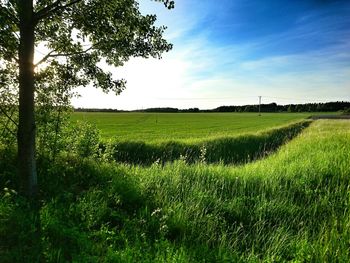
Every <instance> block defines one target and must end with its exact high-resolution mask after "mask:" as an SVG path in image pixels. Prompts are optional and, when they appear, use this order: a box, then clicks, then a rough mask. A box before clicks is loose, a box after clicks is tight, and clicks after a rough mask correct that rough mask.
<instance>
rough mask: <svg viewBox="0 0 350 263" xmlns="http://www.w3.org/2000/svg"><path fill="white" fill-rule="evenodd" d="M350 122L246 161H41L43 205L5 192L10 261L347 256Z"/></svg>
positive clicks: (2, 236)
mask: <svg viewBox="0 0 350 263" xmlns="http://www.w3.org/2000/svg"><path fill="white" fill-rule="evenodd" d="M349 130H350V122H348V121H316V122H314V123H312V124H311V126H310V127H308V128H307V129H306V130H304V131H303V133H302V134H301V135H299V136H298V137H297V138H295V139H294V140H292V141H291V142H289V143H288V144H286V145H284V146H283V147H282V148H281V149H280V150H279V151H278V152H277V153H275V154H272V155H270V156H269V157H267V158H265V159H262V160H260V161H257V162H254V163H250V164H247V165H242V166H227V165H226V166H224V165H222V164H211V165H208V164H205V163H203V162H197V163H194V164H191V165H189V164H188V163H186V162H185V161H183V160H180V161H176V162H174V163H167V164H166V165H160V164H158V163H155V164H153V165H152V166H150V167H147V168H145V167H140V166H132V165H126V164H107V163H96V162H94V161H91V160H89V159H83V160H82V159H80V158H72V157H71V156H66V157H65V156H62V157H61V158H59V159H57V161H56V162H55V163H49V162H46V161H45V160H41V161H40V163H39V166H40V169H39V173H40V174H39V175H40V176H39V178H40V180H41V185H43V189H42V192H41V200H42V205H41V207H40V210H39V211H38V213H37V214H36V213H34V212H33V210H28V208H27V209H26V207H28V204H27V202H26V201H25V200H22V199H21V198H20V197H18V196H17V195H16V194H15V193H13V192H11V189H10V186H11V184H12V182H8V183H7V190H2V191H1V195H0V196H1V197H0V198H1V202H0V222H1V223H0V258H1V261H2V262H21V261H23V259H26V261H27V262H34V261H39V260H41V261H48V262H66V261H74V262H286V261H293V262H349V259H350V251H349V245H350V230H349V229H350V228H349V227H350V213H349V208H350V203H349V201H350V194H349V193H350V191H349V190H350V166H349V159H350V148H349V147H348V145H349V142H350V132H349ZM0 167H1V169H5V170H6V169H10V168H9V166H7V165H5V164H3V163H0ZM5 170H0V173H1V177H4V178H5V177H6V178H7V179H11V177H9V176H10V175H11V171H9V170H6V171H5ZM4 181H6V180H2V181H1V182H4ZM2 186H3V185H2ZM2 186H1V189H2V188H3V187H2ZM38 221H40V225H41V228H40V239H39V240H40V246H39V245H38V244H37V243H33V240H38V239H33V237H36V238H37V236H38V231H37V230H36V229H35V227H34V226H37V225H38V223H37V222H38ZM38 251H39V252H38Z"/></svg>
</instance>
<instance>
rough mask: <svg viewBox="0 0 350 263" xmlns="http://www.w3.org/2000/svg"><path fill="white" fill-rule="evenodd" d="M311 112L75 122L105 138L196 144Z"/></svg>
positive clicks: (82, 117) (80, 117)
mask: <svg viewBox="0 0 350 263" xmlns="http://www.w3.org/2000/svg"><path fill="white" fill-rule="evenodd" d="M310 115H311V114H310V113H263V114H262V115H261V116H258V113H92V112H75V113H73V114H72V116H71V119H72V121H86V122H89V123H91V124H94V125H96V127H97V128H98V129H99V130H100V133H101V136H102V138H103V139H112V140H116V141H145V142H155V141H169V140H182V141H193V140H203V139H211V138H217V137H225V136H232V135H239V134H246V133H255V132H257V131H261V130H265V129H269V128H274V127H278V126H281V125H285V124H286V123H291V122H296V121H300V120H302V119H305V118H306V117H308V116H310Z"/></svg>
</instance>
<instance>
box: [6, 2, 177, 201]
mask: <svg viewBox="0 0 350 263" xmlns="http://www.w3.org/2000/svg"><path fill="white" fill-rule="evenodd" d="M158 1H159V2H163V3H164V5H165V6H166V7H168V8H169V9H171V8H173V7H174V2H173V1H169V0H158ZM155 21H156V16H155V15H142V14H141V13H140V11H139V6H138V3H137V1H136V0H36V1H35V0H0V62H1V68H0V70H1V71H2V72H1V73H3V75H4V76H5V77H4V79H6V77H7V78H8V79H11V80H13V79H15V80H16V83H17V84H18V87H19V88H18V90H19V98H18V131H17V147H18V174H19V179H20V190H21V191H22V192H23V193H24V194H26V195H27V196H33V195H35V193H36V192H37V175H36V162H35V135H36V124H35V113H34V109H35V93H36V91H38V90H39V89H42V90H44V92H45V88H47V86H48V85H50V83H51V82H50V81H51V80H52V78H53V76H61V77H63V76H64V79H66V80H67V81H66V83H65V88H67V89H71V88H73V87H76V86H80V85H87V84H88V83H90V82H92V83H93V85H94V86H95V87H100V88H102V89H103V91H105V92H108V91H114V92H115V93H116V94H119V93H120V92H121V91H122V90H123V89H124V88H125V81H124V80H123V79H121V80H115V79H113V77H112V74H111V73H110V72H105V71H104V70H103V68H102V67H101V65H102V64H103V63H106V64H108V65H112V66H116V67H118V66H122V65H123V63H124V62H126V61H127V60H128V59H129V58H130V57H144V58H147V57H155V58H161V53H162V52H164V51H169V50H170V49H171V47H172V46H171V44H169V43H167V41H166V40H164V39H163V38H162V34H163V32H164V30H165V27H156V26H155V25H154V23H155ZM40 47H44V49H45V50H46V51H47V54H45V55H44V56H42V58H41V59H40V60H39V61H37V62H36V63H35V64H34V55H35V50H36V49H38V48H40ZM16 65H17V69H18V71H16V72H15V75H14V76H15V78H14V76H13V75H12V76H11V75H10V74H13V73H14V72H13V70H10V69H13V68H14V66H16ZM7 84H8V83H2V85H3V86H6V85H7ZM56 84H57V81H56Z"/></svg>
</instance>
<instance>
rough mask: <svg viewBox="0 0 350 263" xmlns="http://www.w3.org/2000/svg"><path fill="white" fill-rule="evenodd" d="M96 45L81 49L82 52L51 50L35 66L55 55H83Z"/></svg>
mask: <svg viewBox="0 0 350 263" xmlns="http://www.w3.org/2000/svg"><path fill="white" fill-rule="evenodd" d="M95 46H96V45H92V46H91V47H89V48H88V49H86V50H83V51H80V52H72V53H56V54H54V52H56V50H52V51H50V52H49V53H48V54H47V55H45V56H44V57H43V58H42V59H41V60H40V61H39V62H37V63H36V64H35V65H34V67H37V66H39V65H40V64H41V63H43V62H45V61H46V60H47V59H48V58H54V57H69V56H74V55H81V54H86V53H87V52H89V51H90V50H92V49H94V47H95Z"/></svg>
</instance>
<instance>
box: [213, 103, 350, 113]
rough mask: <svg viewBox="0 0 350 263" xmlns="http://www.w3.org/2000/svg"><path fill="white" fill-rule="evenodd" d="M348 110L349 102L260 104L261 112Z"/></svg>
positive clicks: (231, 108)
mask: <svg viewBox="0 0 350 263" xmlns="http://www.w3.org/2000/svg"><path fill="white" fill-rule="evenodd" d="M347 109H350V102H345V101H337V102H326V103H305V104H288V105H277V104H276V103H269V104H261V105H260V110H261V112H334V111H345V110H347ZM213 111H216V112H258V111H259V105H243V106H220V107H218V108H216V109H214V110H213Z"/></svg>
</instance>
